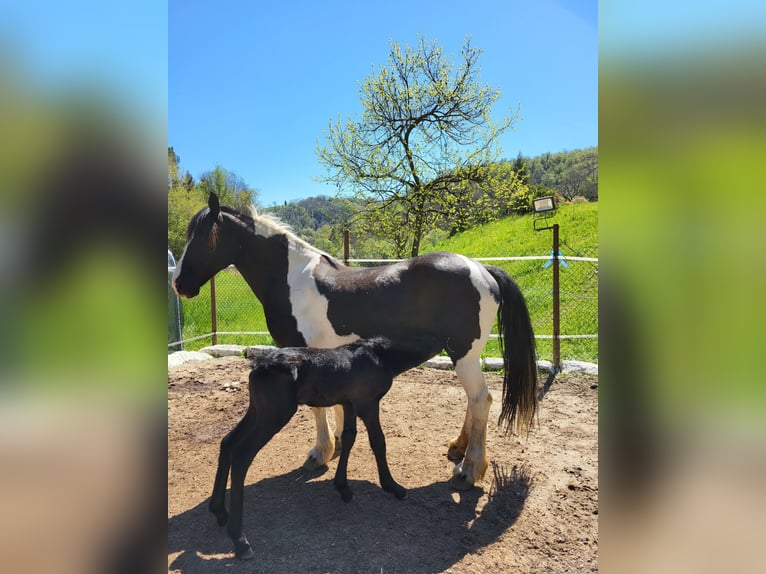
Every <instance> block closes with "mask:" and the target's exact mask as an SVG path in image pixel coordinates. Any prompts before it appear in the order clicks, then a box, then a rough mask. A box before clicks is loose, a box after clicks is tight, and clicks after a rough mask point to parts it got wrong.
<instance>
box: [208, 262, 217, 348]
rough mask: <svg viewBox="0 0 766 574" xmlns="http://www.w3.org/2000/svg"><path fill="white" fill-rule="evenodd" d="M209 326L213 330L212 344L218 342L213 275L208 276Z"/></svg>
mask: <svg viewBox="0 0 766 574" xmlns="http://www.w3.org/2000/svg"><path fill="white" fill-rule="evenodd" d="M210 326H211V330H212V331H213V345H217V344H218V313H217V310H216V305H215V276H213V277H211V278H210Z"/></svg>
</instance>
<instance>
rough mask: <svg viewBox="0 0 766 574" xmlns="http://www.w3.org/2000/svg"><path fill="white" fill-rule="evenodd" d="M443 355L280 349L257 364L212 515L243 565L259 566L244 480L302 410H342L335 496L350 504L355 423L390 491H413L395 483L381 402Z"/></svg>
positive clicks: (425, 344) (405, 344)
mask: <svg viewBox="0 0 766 574" xmlns="http://www.w3.org/2000/svg"><path fill="white" fill-rule="evenodd" d="M440 350H441V345H440V343H439V341H438V340H437V339H436V338H435V337H425V336H424V337H413V338H408V339H405V340H400V341H396V342H394V341H391V340H389V339H386V338H382V337H381V338H374V339H362V340H359V341H356V342H354V343H351V344H348V345H343V346H342V347H337V348H335V349H313V348H307V347H294V348H284V349H274V350H273V351H269V352H267V353H265V354H264V355H263V356H262V357H259V358H258V359H257V360H256V361H253V365H252V371H251V373H250V384H249V387H250V404H249V406H248V409H247V412H246V413H245V416H244V417H243V418H242V420H241V421H240V422H239V423H238V424H237V426H236V427H234V430H232V431H231V432H230V433H229V434H228V435H226V436H225V437H224V439H223V440H222V441H221V451H220V455H219V458H218V471H217V472H216V476H215V484H214V486H213V495H212V497H211V498H210V511H211V512H212V513H213V514H215V516H216V518H217V519H218V524H220V525H222V526H223V525H224V524H226V525H227V532H228V534H229V537H230V538H231V539H232V541H233V542H234V547H235V551H236V554H237V557H238V558H244V559H247V558H252V557H253V551H252V549H251V548H250V543H249V542H248V541H247V537H246V536H245V534H244V533H243V532H242V503H243V500H242V498H243V490H244V482H245V475H246V474H247V469H248V468H249V467H250V464H251V463H252V461H253V459H254V458H255V455H256V454H257V453H258V451H259V450H261V448H263V446H264V445H265V444H266V443H267V442H268V441H269V440H270V439H271V437H273V436H274V435H275V434H276V433H277V432H279V430H280V429H282V427H284V426H285V425H286V424H287V423H288V421H289V420H290V419H291V418H292V416H293V415H294V414H295V412H296V411H297V410H298V405H299V404H302V405H309V406H312V407H329V406H333V405H336V404H340V405H343V414H344V420H343V433H342V435H341V443H342V444H341V453H340V460H339V461H338V468H337V470H336V472H335V479H334V484H335V488H336V489H337V490H338V491H339V492H340V495H341V498H342V499H343V500H344V501H345V502H349V501H350V500H351V498H352V496H353V494H352V493H351V489H350V488H349V486H348V481H347V479H346V469H347V465H348V456H349V453H350V452H351V448H352V447H353V446H354V441H355V439H356V417H357V416H359V418H361V419H362V421H363V422H364V424H365V426H366V427H367V433H368V435H369V439H370V446H371V447H372V450H373V452H374V453H375V461H376V462H377V465H378V474H379V476H380V485H381V487H382V488H383V490H386V491H389V492H393V493H394V495H396V497H397V498H400V499H401V498H404V497H405V495H406V490H405V489H404V488H403V487H402V486H401V485H399V484H397V483H396V481H395V480H394V479H393V478H392V476H391V472H390V471H389V469H388V463H387V461H386V440H385V437H384V436H383V430H382V429H381V427H380V419H379V413H380V409H379V407H380V405H379V403H380V399H381V398H383V396H384V395H385V394H386V393H387V392H388V390H389V389H390V388H391V384H392V382H393V379H394V377H396V376H397V375H399V374H401V373H403V372H404V371H407V370H408V369H411V368H413V367H416V366H418V365H420V364H422V363H423V362H425V361H426V360H428V359H430V358H431V357H433V356H434V355H435V354H437V353H438V352H439V351H440ZM229 469H231V499H230V511H229V512H227V511H226V504H225V492H226V481H227V478H228V476H229Z"/></svg>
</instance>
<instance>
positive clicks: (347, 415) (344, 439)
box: [333, 403, 356, 502]
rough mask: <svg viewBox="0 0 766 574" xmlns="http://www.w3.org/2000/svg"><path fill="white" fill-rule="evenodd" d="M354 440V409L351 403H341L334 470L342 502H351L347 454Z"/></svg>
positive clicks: (336, 485) (335, 481)
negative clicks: (338, 443)
mask: <svg viewBox="0 0 766 574" xmlns="http://www.w3.org/2000/svg"><path fill="white" fill-rule="evenodd" d="M354 441H356V410H355V409H354V407H353V405H351V404H350V403H349V404H344V405H343V434H342V435H341V450H340V460H339V461H338V468H337V469H336V470H335V480H334V481H333V482H334V484H335V489H336V490H337V491H338V492H340V497H341V498H342V499H343V502H351V499H352V498H353V497H354V495H353V493H352V492H351V489H350V488H349V487H348V478H347V471H348V455H349V454H350V453H351V447H353V446H354Z"/></svg>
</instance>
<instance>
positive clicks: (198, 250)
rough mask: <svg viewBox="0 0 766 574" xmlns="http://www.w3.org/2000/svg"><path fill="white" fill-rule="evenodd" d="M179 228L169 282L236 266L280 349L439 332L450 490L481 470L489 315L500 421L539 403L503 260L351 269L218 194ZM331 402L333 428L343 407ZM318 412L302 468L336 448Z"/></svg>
mask: <svg viewBox="0 0 766 574" xmlns="http://www.w3.org/2000/svg"><path fill="white" fill-rule="evenodd" d="M187 235H188V243H187V244H186V248H185V250H184V253H183V255H182V257H181V259H180V260H179V261H178V265H177V266H176V269H175V273H174V275H173V279H172V282H173V287H174V289H175V290H176V292H177V293H178V295H180V296H182V297H194V296H195V295H197V294H198V293H199V290H200V287H201V286H202V285H203V284H204V283H205V282H207V281H208V280H210V278H211V277H213V275H215V274H216V273H217V272H218V271H220V270H222V269H224V268H225V267H227V266H229V265H232V264H233V265H234V266H235V267H236V268H237V269H238V270H239V272H240V273H241V274H242V276H243V277H244V279H245V281H247V283H248V285H249V286H250V288H251V289H252V290H253V292H254V293H255V295H256V297H258V299H259V300H260V301H261V303H262V305H263V310H264V314H265V316H266V323H267V325H268V329H269V332H270V333H271V336H272V338H273V339H274V341H275V342H276V343H277V345H278V346H280V347H320V348H330V347H337V346H340V345H343V344H346V343H350V342H353V341H355V340H357V339H359V338H370V337H376V336H384V337H388V338H390V339H393V340H396V339H399V338H406V337H410V336H418V335H426V336H434V337H437V339H438V340H439V342H440V344H441V346H442V349H444V350H445V351H446V352H447V354H448V355H449V357H450V358H451V359H452V361H453V363H454V365H455V372H456V373H457V376H458V379H459V380H460V383H461V384H462V385H463V388H464V389H465V392H466V395H467V396H468V407H467V410H466V415H465V420H464V423H463V427H462V429H461V431H460V434H459V435H458V437H457V438H455V439H454V440H452V441H450V443H449V450H448V453H447V455H448V457H449V458H450V459H451V460H454V461H459V462H458V464H457V465H456V466H455V470H454V473H453V476H452V479H451V480H450V483H451V484H452V486H453V487H454V488H457V489H467V488H471V487H472V486H473V485H475V484H477V483H478V482H479V481H480V480H481V479H482V478H483V476H484V473H485V472H486V469H487V453H486V435H487V418H488V415H489V408H490V405H491V403H492V396H491V395H490V394H489V390H488V389H487V385H486V383H485V381H484V375H483V373H482V370H481V364H480V354H481V352H482V350H483V349H484V345H485V344H486V342H487V340H488V338H489V335H490V332H491V330H492V326H493V325H494V323H495V319H496V318H497V322H498V332H499V334H500V342H501V348H502V349H503V359H504V366H505V374H504V380H503V397H502V405H501V414H500V421H499V422H500V423H501V424H504V425H506V426H507V427H515V428H516V429H517V430H519V431H522V432H523V431H526V430H528V429H529V426H530V425H531V423H532V419H533V418H534V414H535V410H536V407H537V395H536V386H537V369H536V363H535V340H534V334H533V332H532V325H531V322H530V318H529V313H528V311H527V306H526V302H525V301H524V297H523V296H522V294H521V291H520V290H519V288H518V286H517V285H516V283H515V282H514V281H513V280H512V279H511V278H510V277H509V276H508V274H507V273H506V272H505V271H503V270H502V269H500V268H499V267H494V266H489V265H482V264H481V263H478V262H477V261H473V260H471V259H469V258H467V257H464V256H462V255H457V254H454V253H428V254H426V255H421V256H419V257H414V258H412V259H409V260H406V261H402V262H398V263H394V264H391V265H386V266H383V267H374V268H352V267H347V266H345V265H343V264H342V263H341V262H340V261H338V260H337V259H335V258H333V257H331V256H329V255H327V254H326V253H323V252H322V251H320V250H318V249H316V248H315V247H313V246H311V245H309V244H308V243H306V242H305V241H303V240H302V239H300V238H298V237H297V236H296V235H295V234H294V233H292V232H291V231H290V230H289V229H287V228H286V227H285V226H284V225H282V224H280V223H279V222H278V221H276V220H274V219H272V218H269V217H268V216H264V215H259V214H257V213H256V212H255V211H254V210H253V213H252V214H249V215H247V214H243V213H239V212H237V211H235V210H233V209H231V208H228V207H226V206H220V205H219V202H218V198H217V197H216V196H215V195H214V194H211V195H210V199H209V202H208V207H206V208H204V209H202V210H201V211H199V212H198V213H197V214H196V215H195V216H194V217H193V218H192V220H191V221H190V222H189V227H188V231H187ZM336 409H338V410H336V417H335V419H336V427H338V428H337V430H336V434H337V435H338V436H340V434H341V427H342V421H343V415H342V412H340V410H339V409H340V407H336ZM314 414H315V418H316V424H317V441H316V444H315V446H314V447H313V448H312V449H311V450H310V451H309V456H308V458H307V460H306V463H305V466H306V467H307V468H317V467H320V466H322V465H324V464H326V463H327V462H328V461H329V460H330V459H331V458H332V456H333V454H334V452H335V437H334V436H333V435H332V434H331V433H330V430H329V427H328V423H327V416H326V410H325V409H324V408H321V407H320V408H316V409H314Z"/></svg>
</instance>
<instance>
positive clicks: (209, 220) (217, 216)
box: [172, 193, 240, 297]
mask: <svg viewBox="0 0 766 574" xmlns="http://www.w3.org/2000/svg"><path fill="white" fill-rule="evenodd" d="M232 213H233V212H232ZM227 218H229V223H230V222H231V219H230V210H228V209H227V208H224V209H223V210H222V209H221V206H220V204H219V203H218V196H216V195H215V194H214V193H211V194H210V199H209V200H208V206H207V207H206V208H204V209H202V210H200V211H199V212H198V213H197V214H196V215H195V216H194V217H193V218H192V219H191V221H190V222H189V227H188V228H187V230H186V237H187V243H186V249H184V253H183V255H182V256H181V259H180V260H179V261H178V265H177V266H176V270H175V272H174V273H173V281H172V283H173V288H174V289H175V291H176V293H178V295H180V296H181V297H194V296H195V295H197V294H198V293H199V290H200V287H202V285H204V284H205V283H206V282H207V281H209V280H210V278H211V277H213V275H215V274H216V273H218V272H219V271H220V270H221V269H224V268H225V267H228V266H229V265H231V264H232V263H235V261H236V258H237V254H238V253H239V249H240V240H239V238H237V237H236V235H235V233H234V232H233V229H232V227H233V226H232V225H229V224H227V221H226V220H227Z"/></svg>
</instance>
